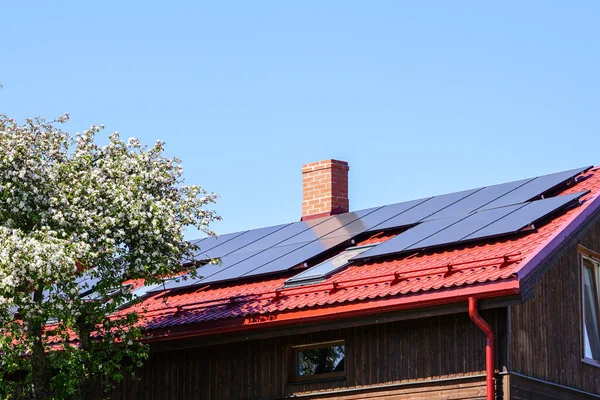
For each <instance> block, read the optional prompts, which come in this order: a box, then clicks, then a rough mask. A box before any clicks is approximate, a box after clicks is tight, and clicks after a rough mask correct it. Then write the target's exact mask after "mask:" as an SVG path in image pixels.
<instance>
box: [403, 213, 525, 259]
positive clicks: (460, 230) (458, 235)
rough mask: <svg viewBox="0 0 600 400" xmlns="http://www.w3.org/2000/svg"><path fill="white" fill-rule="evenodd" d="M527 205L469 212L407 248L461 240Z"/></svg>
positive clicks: (432, 245) (418, 247) (433, 245)
mask: <svg viewBox="0 0 600 400" xmlns="http://www.w3.org/2000/svg"><path fill="white" fill-rule="evenodd" d="M525 206H526V205H525V204H517V205H513V206H507V207H501V208H494V209H492V210H488V211H481V212H476V213H473V214H469V215H468V216H467V217H466V218H463V219H461V220H460V221H458V222H457V223H455V224H452V225H449V226H447V227H446V228H444V229H442V230H440V231H438V232H437V233H435V234H433V235H431V236H429V237H428V238H426V239H423V240H421V241H419V242H417V243H415V244H413V245H412V246H409V247H407V248H406V249H405V250H418V249H422V248H428V247H435V246H441V245H445V244H450V243H455V242H459V241H460V240H461V239H463V238H465V237H467V236H469V235H471V234H472V233H474V232H476V231H479V230H481V229H483V228H485V227H486V226H488V225H490V224H492V223H494V222H496V221H497V220H499V219H500V218H503V217H505V216H507V215H508V214H510V213H512V212H515V211H517V210H518V209H520V208H522V207H525Z"/></svg>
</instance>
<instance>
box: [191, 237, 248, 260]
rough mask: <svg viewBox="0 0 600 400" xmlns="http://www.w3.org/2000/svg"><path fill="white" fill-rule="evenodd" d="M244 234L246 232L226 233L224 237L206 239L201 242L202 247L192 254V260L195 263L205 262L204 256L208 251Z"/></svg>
mask: <svg viewBox="0 0 600 400" xmlns="http://www.w3.org/2000/svg"><path fill="white" fill-rule="evenodd" d="M246 232H247V231H240V232H233V233H226V234H224V235H219V236H218V237H217V236H211V237H209V238H207V239H206V240H205V241H203V242H202V243H204V245H203V246H202V247H200V249H199V250H198V251H196V252H195V253H194V255H193V259H194V260H195V261H203V260H205V259H206V258H207V257H206V254H207V252H208V251H209V250H212V249H214V248H216V247H219V246H220V245H222V244H225V243H227V242H228V241H230V240H233V239H235V238H236V237H238V236H240V235H243V234H244V233H246Z"/></svg>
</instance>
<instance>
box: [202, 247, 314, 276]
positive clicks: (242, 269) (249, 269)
mask: <svg viewBox="0 0 600 400" xmlns="http://www.w3.org/2000/svg"><path fill="white" fill-rule="evenodd" d="M306 246H307V244H306V243H296V244H293V245H289V246H278V247H271V248H270V249H266V250H264V251H261V252H260V253H257V254H256V255H254V256H252V257H250V258H247V259H245V260H243V261H242V262H240V263H238V264H236V265H234V266H233V267H231V268H228V269H224V270H222V271H219V272H217V273H215V274H213V275H210V276H206V277H205V278H204V279H202V280H201V283H214V282H219V281H225V280H230V279H237V278H240V277H242V276H253V275H257V273H254V271H256V270H258V269H260V268H261V267H262V266H264V265H268V264H274V263H275V262H276V261H277V260H281V259H286V260H287V259H289V258H287V257H288V255H289V254H291V253H294V252H295V251H298V250H300V249H302V248H304V247H306ZM280 265H283V269H282V270H284V271H285V270H286V269H288V268H291V267H293V266H294V265H295V264H294V265H289V264H285V263H284V264H280ZM278 271H281V269H280V270H278Z"/></svg>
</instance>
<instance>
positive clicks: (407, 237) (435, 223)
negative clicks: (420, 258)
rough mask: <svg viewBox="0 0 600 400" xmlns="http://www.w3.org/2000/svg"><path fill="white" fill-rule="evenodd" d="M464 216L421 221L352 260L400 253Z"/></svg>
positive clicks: (464, 216)
mask: <svg viewBox="0 0 600 400" xmlns="http://www.w3.org/2000/svg"><path fill="white" fill-rule="evenodd" d="M466 217H467V216H466V215H461V216H458V217H449V218H442V219H435V220H432V221H427V222H422V223H420V224H418V225H415V226H413V227H412V228H409V229H407V230H406V231H404V232H402V233H400V234H399V235H397V236H395V237H393V238H391V239H389V240H387V241H385V242H383V243H380V244H378V245H377V246H375V247H373V248H372V249H370V250H367V251H365V252H364V253H362V254H359V255H358V256H357V257H354V258H352V261H356V260H362V259H367V258H371V257H380V256H384V255H393V254H398V253H402V252H403V251H405V250H406V249H407V248H409V247H411V246H413V245H414V244H416V243H418V242H420V241H422V240H425V239H427V238H428V237H430V236H432V235H435V234H436V233H437V232H439V231H441V230H443V229H445V228H447V227H448V226H451V225H452V224H455V223H457V222H459V221H460V220H462V219H464V218H466Z"/></svg>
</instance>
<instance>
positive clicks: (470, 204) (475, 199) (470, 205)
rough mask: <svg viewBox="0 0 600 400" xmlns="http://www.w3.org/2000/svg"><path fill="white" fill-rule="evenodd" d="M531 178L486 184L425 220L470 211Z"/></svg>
mask: <svg viewBox="0 0 600 400" xmlns="http://www.w3.org/2000/svg"><path fill="white" fill-rule="evenodd" d="M532 180H533V178H530V179H522V180H520V181H514V182H508V183H502V184H499V185H493V186H486V187H484V188H483V189H481V190H478V191H476V192H474V193H472V194H471V195H469V196H466V197H465V198H463V199H461V200H459V201H457V202H456V203H454V204H452V205H450V206H448V207H446V208H444V209H442V210H440V211H438V212H436V213H435V214H432V215H430V216H429V217H427V218H426V219H425V221H428V220H432V219H439V218H445V217H450V216H454V215H460V214H468V213H471V212H473V211H475V210H477V209H478V208H481V207H483V206H485V205H486V204H489V203H491V202H493V201H494V200H496V199H498V198H499V197H502V196H504V195H506V194H507V193H509V192H511V191H513V190H515V189H517V188H519V187H521V186H523V185H525V184H526V183H528V182H530V181H532Z"/></svg>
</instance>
